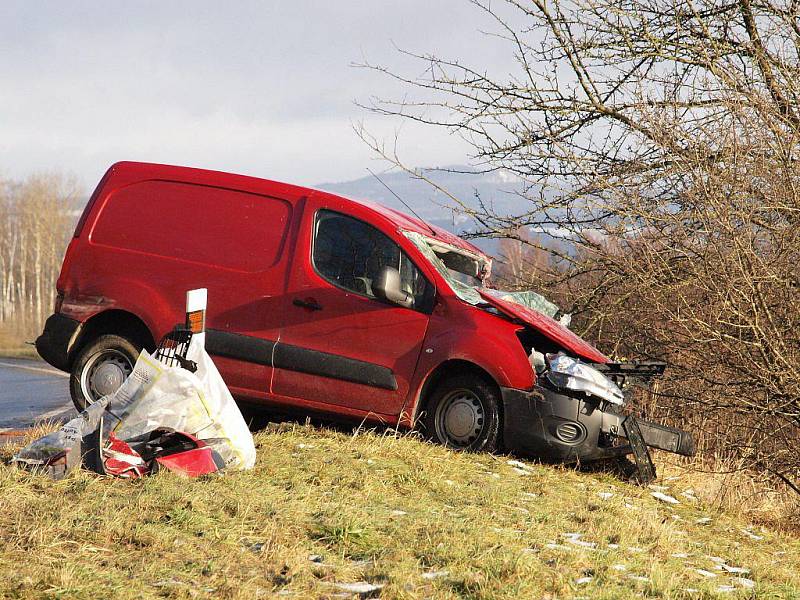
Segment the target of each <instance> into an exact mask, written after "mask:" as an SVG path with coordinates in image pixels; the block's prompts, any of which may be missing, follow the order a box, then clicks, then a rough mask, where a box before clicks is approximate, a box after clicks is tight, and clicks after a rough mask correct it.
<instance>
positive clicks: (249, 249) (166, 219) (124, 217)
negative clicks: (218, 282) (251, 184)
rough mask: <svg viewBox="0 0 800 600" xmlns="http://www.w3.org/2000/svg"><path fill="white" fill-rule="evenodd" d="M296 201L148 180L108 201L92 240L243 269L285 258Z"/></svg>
mask: <svg viewBox="0 0 800 600" xmlns="http://www.w3.org/2000/svg"><path fill="white" fill-rule="evenodd" d="M290 216H291V205H290V204H289V203H288V202H286V201H285V200H280V199H277V198H271V197H269V196H262V195H259V194H250V193H247V192H239V191H234V190H227V189H220V188H213V187H208V186H202V185H193V184H186V183H175V182H169V181H145V182H141V183H136V184H133V185H130V186H128V187H125V188H122V189H120V190H117V191H115V192H113V193H112V194H111V195H110V196H109V197H108V198H107V199H106V201H105V203H104V205H103V207H102V208H101V210H100V214H99V217H98V219H97V221H96V223H95V226H94V228H93V229H92V233H91V237H90V239H91V242H92V243H94V244H102V245H104V246H111V247H114V248H121V249H125V250H133V251H136V252H144V253H147V254H155V255H158V256H164V257H169V258H178V259H181V260H188V261H192V262H199V263H204V264H208V265H216V266H220V267H224V268H228V269H235V270H238V271H248V272H255V271H260V270H264V269H267V268H269V267H270V266H272V265H273V264H275V263H276V262H277V261H278V259H279V258H280V253H281V249H282V247H283V243H284V240H285V238H286V232H287V230H288V225H289V219H290Z"/></svg>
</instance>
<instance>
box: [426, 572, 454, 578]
mask: <svg viewBox="0 0 800 600" xmlns="http://www.w3.org/2000/svg"><path fill="white" fill-rule="evenodd" d="M448 575H450V571H428V572H427V573H423V574H422V575H421V577H422V578H423V579H427V580H432V579H440V578H442V577H447V576H448Z"/></svg>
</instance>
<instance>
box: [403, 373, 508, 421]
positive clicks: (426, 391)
mask: <svg viewBox="0 0 800 600" xmlns="http://www.w3.org/2000/svg"><path fill="white" fill-rule="evenodd" d="M461 373H471V374H474V375H477V376H478V377H480V378H481V379H483V380H484V381H486V383H487V384H489V385H491V386H492V387H494V388H495V390H496V391H497V393H498V396H499V395H500V385H499V384H498V383H497V380H495V378H494V377H492V375H491V374H490V373H489V371H487V370H486V369H484V368H483V367H481V366H480V365H478V364H476V363H474V362H471V361H468V360H464V359H461V358H451V359H449V360H446V361H444V362H442V363H440V364H439V365H438V366H437V367H436V368H434V369H433V370H432V371H431V372H430V373H429V374H428V376H427V377H426V378H425V381H424V383H423V384H422V386H421V387H420V391H419V394H418V395H417V402H416V404H415V406H414V413H413V415H412V419H411V421H412V423H414V424H416V423H417V421H418V420H419V418H420V415H421V414H422V413H423V412H424V411H425V410H426V409H427V405H428V402H429V401H430V398H431V395H432V393H433V391H434V390H435V389H436V386H437V385H438V384H439V382H441V381H442V380H443V379H445V378H447V377H452V376H454V375H458V374H461ZM499 408H500V410H501V411H502V406H500V407H499ZM500 416H501V418H502V414H501V415H500Z"/></svg>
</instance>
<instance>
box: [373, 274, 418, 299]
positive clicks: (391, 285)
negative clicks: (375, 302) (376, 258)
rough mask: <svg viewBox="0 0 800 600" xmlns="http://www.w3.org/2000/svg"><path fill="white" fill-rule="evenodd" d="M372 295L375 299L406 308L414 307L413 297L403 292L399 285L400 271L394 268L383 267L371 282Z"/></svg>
mask: <svg viewBox="0 0 800 600" xmlns="http://www.w3.org/2000/svg"><path fill="white" fill-rule="evenodd" d="M372 293H373V294H375V297H376V298H380V299H381V300H385V301H386V302H390V303H391V304H397V305H399V306H404V307H406V308H411V307H412V306H414V297H413V296H412V295H411V294H409V293H408V292H406V291H405V290H403V288H402V286H401V283H400V271H398V270H397V269H395V268H394V267H383V268H382V269H381V271H380V273H378V276H377V277H376V278H375V280H374V281H373V282H372Z"/></svg>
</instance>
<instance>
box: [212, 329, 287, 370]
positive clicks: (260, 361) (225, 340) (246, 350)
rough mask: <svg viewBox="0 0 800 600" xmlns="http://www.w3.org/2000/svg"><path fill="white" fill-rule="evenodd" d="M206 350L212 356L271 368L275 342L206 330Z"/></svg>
mask: <svg viewBox="0 0 800 600" xmlns="http://www.w3.org/2000/svg"><path fill="white" fill-rule="evenodd" d="M206 350H207V351H208V353H209V354H213V355H214V356H222V357H224V358H234V359H236V360H243V361H245V362H249V363H255V364H257V365H266V366H268V367H271V366H272V355H273V354H274V352H275V342H273V341H271V340H264V339H261V338H257V337H253V336H250V335H242V334H241V333H230V332H229V331H220V330H218V329H208V330H206Z"/></svg>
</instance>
